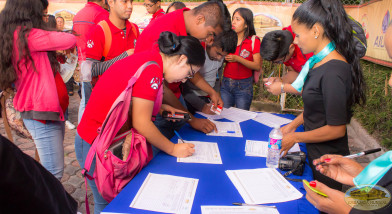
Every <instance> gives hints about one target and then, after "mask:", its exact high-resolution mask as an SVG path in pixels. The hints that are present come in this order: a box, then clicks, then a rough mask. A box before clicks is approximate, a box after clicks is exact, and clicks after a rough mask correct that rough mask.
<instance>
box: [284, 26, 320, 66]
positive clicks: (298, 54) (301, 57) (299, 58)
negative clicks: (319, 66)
mask: <svg viewBox="0 0 392 214" xmlns="http://www.w3.org/2000/svg"><path fill="white" fill-rule="evenodd" d="M282 30H288V31H290V33H291V34H292V35H293V38H294V39H295V33H294V32H293V30H292V29H291V26H288V27H285V28H283V29H282ZM294 48H295V49H294V53H293V55H292V56H291V58H290V59H289V60H288V61H286V62H284V64H285V65H286V66H291V67H292V68H293V69H294V70H295V71H296V72H298V73H299V72H301V70H302V67H303V66H304V65H305V63H306V61H308V59H309V58H310V57H312V56H313V53H309V54H303V53H302V51H301V49H300V48H299V47H298V45H296V44H294Z"/></svg>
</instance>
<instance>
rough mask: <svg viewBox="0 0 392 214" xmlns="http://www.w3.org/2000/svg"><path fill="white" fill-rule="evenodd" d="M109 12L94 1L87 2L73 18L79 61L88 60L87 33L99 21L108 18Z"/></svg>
mask: <svg viewBox="0 0 392 214" xmlns="http://www.w3.org/2000/svg"><path fill="white" fill-rule="evenodd" d="M108 17H109V12H108V11H107V10H105V9H103V8H102V7H101V6H99V5H98V4H97V3H94V2H87V4H86V6H84V8H82V9H81V10H80V11H79V12H78V13H77V14H76V15H75V16H74V18H73V26H72V30H74V31H75V33H76V35H77V37H76V44H77V46H78V58H79V61H81V60H86V42H87V35H88V33H89V32H90V30H91V29H93V28H94V27H95V26H96V25H97V24H98V22H100V21H102V20H104V19H107V18H108Z"/></svg>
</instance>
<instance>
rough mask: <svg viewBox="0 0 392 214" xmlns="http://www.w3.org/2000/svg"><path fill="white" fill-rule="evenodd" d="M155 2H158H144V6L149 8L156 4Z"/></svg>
mask: <svg viewBox="0 0 392 214" xmlns="http://www.w3.org/2000/svg"><path fill="white" fill-rule="evenodd" d="M155 4H156V3H154V4H146V3H144V4H143V6H144V7H147V8H150V7H152V6H154V5H155Z"/></svg>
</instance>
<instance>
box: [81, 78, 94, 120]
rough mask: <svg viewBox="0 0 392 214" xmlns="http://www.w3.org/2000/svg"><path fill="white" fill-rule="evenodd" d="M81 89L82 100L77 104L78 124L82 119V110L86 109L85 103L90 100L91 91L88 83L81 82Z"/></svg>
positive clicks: (91, 88)
mask: <svg viewBox="0 0 392 214" xmlns="http://www.w3.org/2000/svg"><path fill="white" fill-rule="evenodd" d="M81 88H82V92H81V94H82V99H81V100H80V104H79V114H78V123H80V120H81V119H82V116H83V113H84V109H85V108H86V105H87V102H88V100H89V99H90V95H91V92H92V90H93V87H92V85H91V83H89V82H82V84H81Z"/></svg>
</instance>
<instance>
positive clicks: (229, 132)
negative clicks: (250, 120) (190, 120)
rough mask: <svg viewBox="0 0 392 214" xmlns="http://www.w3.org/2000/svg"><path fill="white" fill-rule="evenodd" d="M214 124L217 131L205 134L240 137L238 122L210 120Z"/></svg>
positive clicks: (240, 131)
mask: <svg viewBox="0 0 392 214" xmlns="http://www.w3.org/2000/svg"><path fill="white" fill-rule="evenodd" d="M211 121H212V122H213V123H214V124H215V125H216V129H217V130H218V132H215V131H212V132H210V133H208V134H207V135H210V136H223V137H242V130H241V126H240V124H239V123H236V122H219V121H213V120H211Z"/></svg>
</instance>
